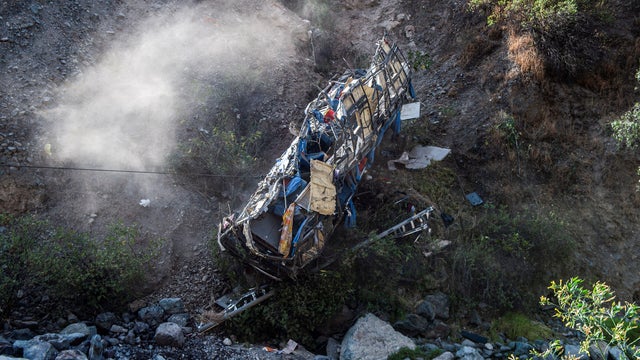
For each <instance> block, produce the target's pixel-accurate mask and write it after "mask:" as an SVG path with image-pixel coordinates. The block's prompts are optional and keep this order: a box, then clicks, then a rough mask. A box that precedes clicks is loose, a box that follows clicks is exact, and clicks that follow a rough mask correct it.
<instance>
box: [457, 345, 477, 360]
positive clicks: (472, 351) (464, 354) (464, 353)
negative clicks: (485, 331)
mask: <svg viewBox="0 0 640 360" xmlns="http://www.w3.org/2000/svg"><path fill="white" fill-rule="evenodd" d="M456 357H457V358H458V359H460V360H484V357H483V356H482V355H480V352H479V351H478V349H476V348H472V347H471V346H463V347H461V348H460V350H458V351H457V352H456Z"/></svg>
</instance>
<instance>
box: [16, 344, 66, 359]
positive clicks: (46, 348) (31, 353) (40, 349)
mask: <svg viewBox="0 0 640 360" xmlns="http://www.w3.org/2000/svg"><path fill="white" fill-rule="evenodd" d="M57 354H58V351H57V350H56V348H54V347H53V345H51V344H49V343H48V342H45V341H38V340H29V341H28V342H27V346H25V347H24V348H23V349H22V356H23V357H25V358H27V359H29V360H53V359H55V357H56V355H57Z"/></svg>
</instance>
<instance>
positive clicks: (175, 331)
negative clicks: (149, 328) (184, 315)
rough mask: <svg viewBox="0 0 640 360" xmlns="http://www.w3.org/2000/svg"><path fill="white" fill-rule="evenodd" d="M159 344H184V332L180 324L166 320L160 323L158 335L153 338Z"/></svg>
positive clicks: (177, 345)
mask: <svg viewBox="0 0 640 360" xmlns="http://www.w3.org/2000/svg"><path fill="white" fill-rule="evenodd" d="M153 339H154V340H155V341H156V343H157V344H158V345H161V346H173V347H182V345H184V334H183V333H182V328H181V327H180V325H178V324H175V323H172V322H166V323H162V324H160V326H158V328H157V329H156V335H155V336H154V338H153Z"/></svg>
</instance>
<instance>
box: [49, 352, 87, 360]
mask: <svg viewBox="0 0 640 360" xmlns="http://www.w3.org/2000/svg"><path fill="white" fill-rule="evenodd" d="M56 360H88V358H87V355H85V354H84V353H83V352H82V351H80V350H64V351H61V352H60V353H59V354H58V356H56Z"/></svg>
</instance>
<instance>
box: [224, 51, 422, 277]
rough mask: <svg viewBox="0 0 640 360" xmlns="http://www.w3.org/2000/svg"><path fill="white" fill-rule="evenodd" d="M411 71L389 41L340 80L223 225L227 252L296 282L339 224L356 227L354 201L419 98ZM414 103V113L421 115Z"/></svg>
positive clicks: (309, 111)
mask: <svg viewBox="0 0 640 360" xmlns="http://www.w3.org/2000/svg"><path fill="white" fill-rule="evenodd" d="M410 69H411V67H410V66H409V64H408V62H407V60H406V59H405V57H404V56H403V55H402V53H401V51H400V49H399V48H398V47H397V46H396V45H395V44H393V43H391V42H389V41H388V39H386V38H383V39H382V40H381V41H379V42H378V44H377V50H376V52H375V54H374V56H373V59H372V62H371V65H370V66H369V68H368V69H358V70H349V71H347V72H346V73H345V74H344V75H342V76H341V77H340V78H338V79H337V80H332V81H331V82H330V83H329V85H328V86H327V87H326V88H324V89H323V90H322V91H321V92H320V93H319V94H318V96H317V98H316V99H315V100H313V101H311V102H310V103H309V104H308V105H307V107H306V110H305V118H304V121H303V122H302V126H301V127H300V131H299V132H298V136H297V137H296V138H295V139H294V140H293V142H292V143H291V145H290V146H289V148H288V149H287V150H285V152H284V153H283V154H282V155H281V156H280V157H279V158H278V159H277V160H276V161H275V165H274V166H273V167H272V168H271V170H270V171H269V173H268V174H267V175H266V177H265V178H264V179H263V180H262V181H261V182H260V183H259V184H258V189H257V190H256V192H255V193H254V194H253V195H252V196H251V198H250V199H249V201H248V202H247V203H246V205H245V207H244V209H242V211H241V212H240V213H238V214H232V215H231V216H228V217H226V218H224V219H223V220H222V222H221V223H220V225H219V229H218V244H219V245H220V247H221V249H223V250H227V251H229V252H230V253H231V254H232V255H234V256H236V257H238V258H240V259H242V260H243V261H244V262H246V263H247V264H248V265H251V266H252V267H254V268H255V269H257V270H258V271H259V272H261V273H263V274H265V275H267V276H268V277H270V278H272V279H275V280H279V279H282V278H283V277H290V278H294V279H295V277H296V274H297V273H298V271H299V270H300V269H302V268H303V267H305V266H306V265H308V264H309V263H311V262H312V261H314V260H316V259H317V258H318V256H319V255H320V253H321V252H322V250H323V248H324V246H325V244H326V241H327V240H328V238H329V236H331V234H332V232H333V230H334V228H335V226H337V225H338V224H339V223H340V222H341V221H343V220H344V223H345V224H346V225H347V226H355V220H356V209H355V206H354V204H353V196H354V195H355V193H356V189H357V187H358V184H359V182H360V180H361V179H362V177H363V175H364V173H365V172H366V170H367V169H368V168H369V167H370V166H371V163H372V162H373V160H374V154H375V149H376V147H377V146H378V145H379V144H380V142H381V141H382V139H383V137H384V134H385V132H386V131H387V130H388V129H389V128H392V130H393V131H394V132H398V131H399V130H400V122H401V108H402V105H403V103H404V102H405V100H406V99H407V97H409V96H412V94H413V93H414V92H413V88H412V86H411V80H410V72H411V70H410ZM414 104H417V105H413V106H412V107H410V108H409V110H407V111H410V112H412V113H414V114H413V115H415V111H416V107H417V113H418V114H419V112H420V111H419V104H420V103H419V102H418V103H414ZM407 116H409V115H407ZM236 215H237V216H236Z"/></svg>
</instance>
